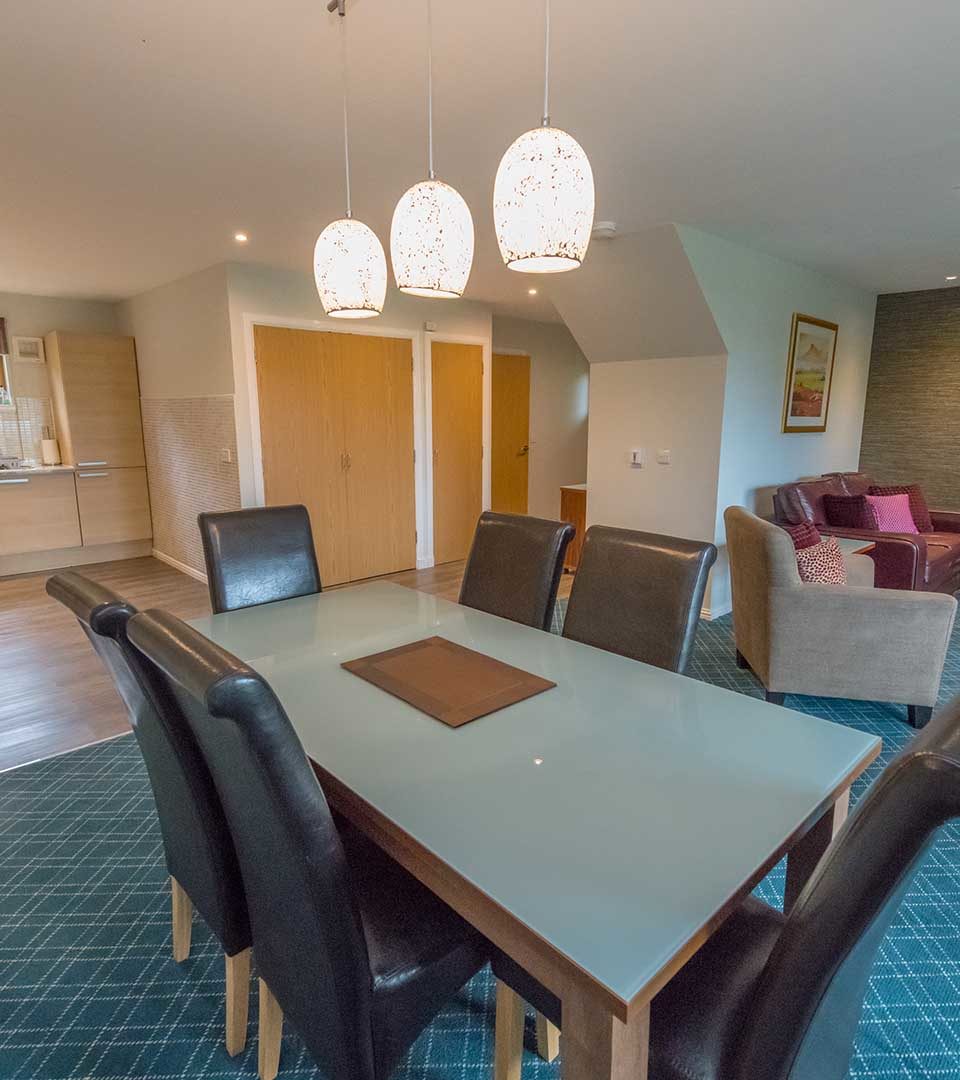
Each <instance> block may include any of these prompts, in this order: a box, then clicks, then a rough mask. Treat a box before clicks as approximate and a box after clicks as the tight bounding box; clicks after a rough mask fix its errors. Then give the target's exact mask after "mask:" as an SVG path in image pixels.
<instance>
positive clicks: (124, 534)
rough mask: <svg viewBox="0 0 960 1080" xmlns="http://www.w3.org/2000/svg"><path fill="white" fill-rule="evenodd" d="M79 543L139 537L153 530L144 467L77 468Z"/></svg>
mask: <svg viewBox="0 0 960 1080" xmlns="http://www.w3.org/2000/svg"><path fill="white" fill-rule="evenodd" d="M77 505H78V506H79V508H80V528H81V532H82V534H83V546H84V547H90V546H91V545H93V544H115V543H119V542H121V541H125V540H143V539H146V538H147V537H149V536H150V535H151V533H152V531H153V529H152V527H151V524H150V498H149V495H148V494H147V471H146V469H77Z"/></svg>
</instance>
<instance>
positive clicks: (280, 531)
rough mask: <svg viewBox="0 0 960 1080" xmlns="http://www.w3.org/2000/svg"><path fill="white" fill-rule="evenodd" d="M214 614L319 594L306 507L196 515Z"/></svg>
mask: <svg viewBox="0 0 960 1080" xmlns="http://www.w3.org/2000/svg"><path fill="white" fill-rule="evenodd" d="M197 524H198V525H199V526H200V539H201V540H202V541H203V558H204V561H205V562H206V565H207V584H208V586H209V588H210V604H211V606H212V608H213V610H214V612H221V611H234V610H236V609H237V608H245V607H253V606H255V605H256V604H270V603H272V602H273V601H275V600H289V599H290V598H291V597H294V596H308V595H310V594H311V593H318V592H320V568H319V566H318V565H317V553H316V549H315V548H314V546H313V532H312V531H311V529H310V515H309V513H307V508H306V507H305V506H255V507H251V508H250V509H248V510H229V511H225V512H223V513H211V514H200V515H199V517H198V518H197Z"/></svg>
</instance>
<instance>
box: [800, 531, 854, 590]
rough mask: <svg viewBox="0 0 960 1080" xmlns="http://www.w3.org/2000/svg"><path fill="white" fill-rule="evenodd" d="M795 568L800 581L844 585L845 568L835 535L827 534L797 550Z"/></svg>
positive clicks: (845, 579) (845, 578) (845, 581)
mask: <svg viewBox="0 0 960 1080" xmlns="http://www.w3.org/2000/svg"><path fill="white" fill-rule="evenodd" d="M797 570H798V571H799V573H800V580H801V581H812V582H817V583H818V584H820V585H846V583H847V568H846V566H844V564H843V554H842V553H841V551H840V545H839V544H838V543H837V538H836V537H835V536H827V537H825V538H824V539H823V540H821V541H820V543H819V544H814V545H813V546H812V547H806V548H800V549H799V550H798V551H797Z"/></svg>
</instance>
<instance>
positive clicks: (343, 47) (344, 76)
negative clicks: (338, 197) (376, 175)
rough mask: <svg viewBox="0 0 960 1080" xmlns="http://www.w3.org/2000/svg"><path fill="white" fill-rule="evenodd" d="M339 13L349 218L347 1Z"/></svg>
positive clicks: (350, 211)
mask: <svg viewBox="0 0 960 1080" xmlns="http://www.w3.org/2000/svg"><path fill="white" fill-rule="evenodd" d="M337 13H338V14H339V16H340V84H341V87H342V89H343V171H344V176H345V178H346V182H347V217H348V218H352V217H353V208H352V206H351V204H350V124H349V121H348V118H347V24H346V20H345V19H344V16H345V15H346V13H347V10H346V0H339V4H338V5H337Z"/></svg>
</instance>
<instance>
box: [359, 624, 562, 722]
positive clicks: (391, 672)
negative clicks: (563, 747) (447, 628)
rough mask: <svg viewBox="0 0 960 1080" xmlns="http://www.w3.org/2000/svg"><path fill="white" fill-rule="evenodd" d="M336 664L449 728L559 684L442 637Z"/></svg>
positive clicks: (430, 638) (426, 639)
mask: <svg viewBox="0 0 960 1080" xmlns="http://www.w3.org/2000/svg"><path fill="white" fill-rule="evenodd" d="M340 666H341V667H343V668H346V670H347V671H350V672H353V674H354V675H359V676H360V678H361V679H366V681H367V682H371V683H373V684H374V686H379V687H380V689H381V690H386V691H387V693H388V694H393V696H394V697H398V698H402V699H403V700H404V701H406V702H408V703H409V704H410V705H413V706H414V708H417V709H420V711H421V712H425V713H427V714H428V715H429V716H434V717H436V719H437V720H442V721H443V722H444V723H445V724H447V725H449V726H450V727H461V726H462V725H463V724H469V723H470V721H471V720H476V719H477V718H478V717H480V716H487V715H488V714H489V713H492V712H496V711H497V710H498V709H503V708H505V707H506V706H507V705H513V704H514V702H517V701H523V700H524V699H525V698H529V697H533V696H534V695H535V694H542V693H543V691H544V690H549V689H550V688H551V687H553V686H556V685H557V684H556V683H553V682H550V681H548V680H547V679H541V678H540V677H539V676H538V675H531V674H530V673H529V672H528V671H522V670H521V669H520V668H515V667H511V666H510V665H509V664H504V663H502V662H501V661H500V660H494V658H493V657H492V656H486V655H484V654H483V653H479V652H475V651H474V650H473V649H467V648H464V646H463V645H457V644H456V642H453V641H447V639H446V638H442V637H429V638H424V639H423V640H422V641H413V642H411V643H410V644H409V645H401V646H400V647H399V648H398V649H388V650H387V651H386V652H381V653H374V654H373V655H372V656H362V657H361V658H360V659H359V660H349V661H347V662H346V663H344V664H341V665H340Z"/></svg>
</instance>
